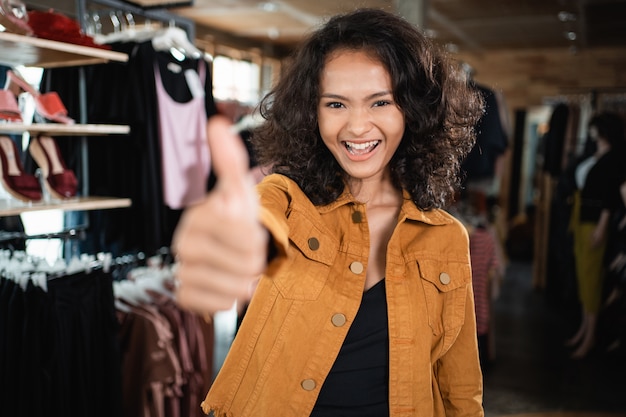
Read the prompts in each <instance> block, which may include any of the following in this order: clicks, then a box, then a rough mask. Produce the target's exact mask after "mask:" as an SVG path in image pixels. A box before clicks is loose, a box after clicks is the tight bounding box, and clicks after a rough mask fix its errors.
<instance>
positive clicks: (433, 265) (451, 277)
mask: <svg viewBox="0 0 626 417" xmlns="http://www.w3.org/2000/svg"><path fill="white" fill-rule="evenodd" d="M417 266H418V268H419V272H420V278H421V281H422V286H423V288H424V296H425V299H426V306H427V309H428V324H429V325H430V327H431V329H432V331H433V334H434V335H437V336H439V335H441V334H442V333H443V334H444V336H445V339H446V344H447V343H448V342H449V343H451V342H452V340H453V339H454V338H456V335H457V334H458V332H459V330H460V328H461V326H462V325H463V323H464V322H465V303H466V300H467V291H468V290H469V284H470V283H471V278H472V276H471V267H470V265H469V264H466V263H462V262H441V261H434V260H418V261H417ZM448 339H452V340H448Z"/></svg>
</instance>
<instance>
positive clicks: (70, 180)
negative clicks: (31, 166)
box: [28, 135, 78, 200]
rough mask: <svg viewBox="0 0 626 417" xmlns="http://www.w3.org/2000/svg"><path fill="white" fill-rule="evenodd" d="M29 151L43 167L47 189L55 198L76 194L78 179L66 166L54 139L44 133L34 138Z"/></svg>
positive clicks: (61, 198) (60, 198)
mask: <svg viewBox="0 0 626 417" xmlns="http://www.w3.org/2000/svg"><path fill="white" fill-rule="evenodd" d="M28 151H29V152H30V154H31V155H32V157H33V159H34V160H35V162H36V163H37V165H39V167H40V168H41V171H42V173H43V176H44V179H45V186H46V190H47V191H48V192H49V193H50V195H51V196H52V197H53V198H56V199H59V200H63V199H67V198H70V197H74V196H75V195H76V190H77V188H78V181H77V180H76V176H75V175H74V171H72V170H69V169H67V167H66V166H65V161H63V158H62V157H61V152H60V151H59V147H58V145H57V143H56V141H55V140H54V139H52V138H51V137H49V136H43V135H41V136H38V137H35V138H32V139H31V141H30V145H29V146H28Z"/></svg>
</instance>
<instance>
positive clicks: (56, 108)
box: [7, 70, 74, 125]
mask: <svg viewBox="0 0 626 417" xmlns="http://www.w3.org/2000/svg"><path fill="white" fill-rule="evenodd" d="M7 77H8V80H9V83H15V84H16V85H18V86H19V87H20V88H21V89H22V91H25V92H27V93H28V94H30V95H31V96H32V97H33V99H34V100H35V116H39V117H40V118H42V119H43V120H41V122H42V123H46V122H57V123H63V124H68V125H71V124H74V119H72V118H71V117H68V115H67V109H66V108H65V105H64V104H63V102H62V101H61V97H59V94H58V93H56V92H55V91H50V92H48V93H44V94H41V93H40V92H39V91H37V90H35V89H34V88H33V86H32V85H30V84H29V83H28V82H27V81H26V80H25V79H23V78H22V77H20V76H19V75H17V74H16V73H15V72H13V71H11V70H9V71H7Z"/></svg>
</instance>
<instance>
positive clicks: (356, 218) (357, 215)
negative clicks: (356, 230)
mask: <svg viewBox="0 0 626 417" xmlns="http://www.w3.org/2000/svg"><path fill="white" fill-rule="evenodd" d="M362 221H363V215H362V214H361V212H360V211H355V212H353V213H352V223H361V222H362Z"/></svg>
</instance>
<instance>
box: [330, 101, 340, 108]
mask: <svg viewBox="0 0 626 417" xmlns="http://www.w3.org/2000/svg"><path fill="white" fill-rule="evenodd" d="M326 107H329V108H331V109H340V108H342V107H343V104H341V103H340V102H338V101H331V102H329V103H326Z"/></svg>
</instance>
